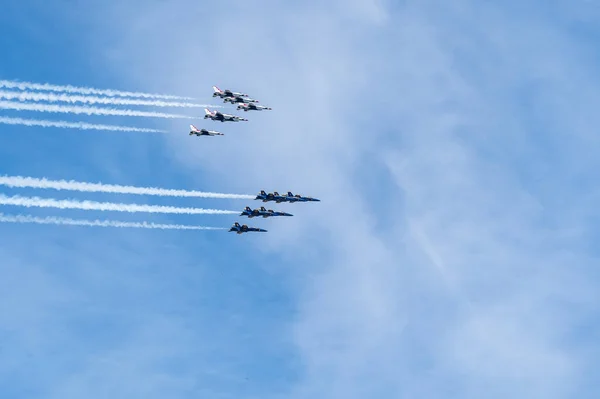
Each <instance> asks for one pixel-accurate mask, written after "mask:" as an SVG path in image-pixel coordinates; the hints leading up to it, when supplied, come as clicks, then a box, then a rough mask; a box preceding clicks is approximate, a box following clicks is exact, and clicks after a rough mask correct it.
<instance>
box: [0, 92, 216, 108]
mask: <svg viewBox="0 0 600 399" xmlns="http://www.w3.org/2000/svg"><path fill="white" fill-rule="evenodd" d="M0 98H3V99H5V100H17V101H38V102H39V101H42V102H43V101H46V102H63V103H71V104H76V103H85V104H108V105H147V106H153V107H179V108H206V107H211V108H223V107H222V106H221V105H210V104H196V103H187V102H173V101H162V100H144V99H135V98H115V97H98V96H81V95H74V94H54V93H35V92H24V93H23V92H14V91H12V92H11V91H0Z"/></svg>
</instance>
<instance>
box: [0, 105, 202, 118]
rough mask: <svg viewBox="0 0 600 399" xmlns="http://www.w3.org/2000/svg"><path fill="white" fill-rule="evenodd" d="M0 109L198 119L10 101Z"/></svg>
mask: <svg viewBox="0 0 600 399" xmlns="http://www.w3.org/2000/svg"><path fill="white" fill-rule="evenodd" d="M0 108H1V109H12V110H15V111H36V112H50V113H63V114H85V115H117V116H140V117H145V118H168V119H176V118H181V119H197V118H198V117H192V116H186V115H177V114H165V113H162V112H149V111H136V110H132V109H114V108H97V107H88V106H75V105H54V104H30V103H18V102H11V101H0Z"/></svg>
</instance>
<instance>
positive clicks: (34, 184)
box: [0, 176, 255, 199]
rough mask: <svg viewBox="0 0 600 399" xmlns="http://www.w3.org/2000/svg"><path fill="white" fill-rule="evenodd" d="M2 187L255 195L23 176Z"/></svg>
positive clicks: (3, 179)
mask: <svg viewBox="0 0 600 399" xmlns="http://www.w3.org/2000/svg"><path fill="white" fill-rule="evenodd" d="M0 185H3V186H8V187H17V188H41V189H54V190H68V191H80V192H96V193H113V194H139V195H158V196H161V197H195V198H220V199H254V198H255V196H253V195H246V194H222V193H211V192H205V191H194V190H176V189H167V188H154V187H136V186H119V185H115V184H103V183H85V182H78V181H74V180H48V179H46V178H41V179H40V178H36V177H23V176H0Z"/></svg>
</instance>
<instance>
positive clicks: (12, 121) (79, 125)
mask: <svg viewBox="0 0 600 399" xmlns="http://www.w3.org/2000/svg"><path fill="white" fill-rule="evenodd" d="M0 123H4V124H6V125H22V126H38V127H58V128H66V129H79V130H105V131H113V132H139V133H168V132H167V131H165V130H158V129H148V128H144V127H132V126H117V125H98V124H95V123H86V122H66V121H49V120H42V119H23V118H10V117H5V116H0Z"/></svg>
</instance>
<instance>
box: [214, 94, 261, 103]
mask: <svg viewBox="0 0 600 399" xmlns="http://www.w3.org/2000/svg"><path fill="white" fill-rule="evenodd" d="M223 102H224V103H231V104H237V103H258V102H260V101H258V100H255V99H253V98H250V97H242V96H233V97H225V98H224V99H223Z"/></svg>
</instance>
